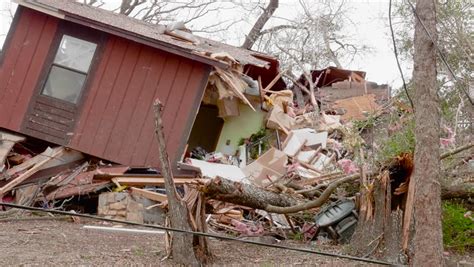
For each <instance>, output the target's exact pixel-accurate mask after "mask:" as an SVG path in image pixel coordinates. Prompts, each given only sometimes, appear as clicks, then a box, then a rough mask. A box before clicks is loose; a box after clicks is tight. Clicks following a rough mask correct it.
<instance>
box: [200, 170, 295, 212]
mask: <svg viewBox="0 0 474 267" xmlns="http://www.w3.org/2000/svg"><path fill="white" fill-rule="evenodd" d="M199 190H200V191H201V192H203V193H204V194H205V195H206V197H208V198H211V199H215V200H220V201H224V202H229V203H233V204H237V205H242V206H246V207H250V208H254V209H261V210H265V209H266V207H267V206H268V205H269V204H271V205H274V206H278V207H289V206H293V205H296V204H298V203H299V202H298V200H297V199H296V198H294V197H292V196H289V195H286V194H278V193H275V192H272V191H268V190H265V189H263V188H260V187H256V186H253V185H249V184H243V183H239V182H233V181H231V180H228V179H225V178H221V177H216V178H214V179H211V180H209V181H206V182H205V184H204V185H202V186H201V187H200V188H199Z"/></svg>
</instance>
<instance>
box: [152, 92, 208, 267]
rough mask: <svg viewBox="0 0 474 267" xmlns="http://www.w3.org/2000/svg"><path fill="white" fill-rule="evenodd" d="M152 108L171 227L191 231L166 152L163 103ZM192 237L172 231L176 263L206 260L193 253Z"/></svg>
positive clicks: (199, 262)
mask: <svg viewBox="0 0 474 267" xmlns="http://www.w3.org/2000/svg"><path fill="white" fill-rule="evenodd" d="M153 108H154V111H155V132H156V138H157V140H158V156H159V160H160V170H161V174H162V175H163V177H164V180H165V189H166V195H167V198H168V216H169V218H170V222H171V227H173V228H178V229H182V230H187V231H193V230H194V229H193V227H192V226H191V219H190V217H189V212H188V208H187V206H186V203H185V202H184V201H182V199H181V197H180V196H179V195H178V193H177V192H176V186H175V184H174V181H173V173H172V171H171V165H170V161H169V158H168V153H167V152H166V139H165V134H164V130H163V122H162V119H161V111H162V109H163V105H162V104H161V102H160V100H158V99H156V100H155V103H154V104H153ZM194 239H195V238H194V237H193V236H192V235H190V234H184V233H173V234H172V235H171V255H172V256H173V259H174V261H175V262H176V263H177V264H182V265H186V266H200V265H201V263H204V262H205V261H206V256H207V255H206V253H198V254H196V253H195V248H194V245H195V244H196V243H195V242H194ZM198 244H199V243H198ZM201 251H202V250H201Z"/></svg>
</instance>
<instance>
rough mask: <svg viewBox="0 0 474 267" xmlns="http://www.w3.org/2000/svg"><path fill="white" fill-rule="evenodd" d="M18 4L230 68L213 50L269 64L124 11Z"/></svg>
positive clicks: (48, 1)
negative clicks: (217, 57) (127, 14)
mask: <svg viewBox="0 0 474 267" xmlns="http://www.w3.org/2000/svg"><path fill="white" fill-rule="evenodd" d="M14 1H15V2H16V3H18V4H19V5H22V6H25V7H28V8H31V9H34V10H37V11H40V12H42V13H46V14H49V15H52V16H55V17H58V18H61V19H64V20H67V21H72V22H75V23H78V24H82V25H85V26H88V27H91V28H95V29H99V30H101V31H105V32H108V33H111V34H114V35H117V36H121V37H123V38H127V39H129V40H133V41H136V42H139V43H143V44H146V45H149V46H153V47H155V48H158V49H161V50H164V51H167V52H170V53H173V54H177V55H180V56H183V57H186V58H190V59H193V60H196V61H200V62H202V63H205V64H209V65H213V66H217V67H221V68H227V66H228V65H227V63H226V62H222V61H220V60H218V59H216V58H211V57H210V55H211V54H214V53H220V52H223V51H225V52H227V53H228V54H229V55H230V56H231V57H232V58H234V59H236V60H237V61H238V62H239V63H240V64H241V65H247V64H251V65H254V66H257V67H268V66H269V61H268V60H264V59H263V58H267V57H268V56H263V55H262V54H260V53H258V52H255V51H250V50H247V49H243V48H239V47H235V46H231V45H227V44H223V43H219V42H216V41H213V40H210V39H207V38H203V37H198V36H195V35H192V34H188V35H187V36H189V35H190V36H191V37H192V38H186V37H184V36H183V37H182V38H180V36H181V35H180V32H179V31H175V30H170V29H169V28H168V29H167V26H165V25H155V24H150V23H147V22H144V21H141V20H137V19H134V18H131V17H128V16H125V15H123V14H117V13H114V12H111V11H107V10H103V9H100V8H96V7H92V6H89V5H85V4H81V3H77V2H75V1H73V0H14Z"/></svg>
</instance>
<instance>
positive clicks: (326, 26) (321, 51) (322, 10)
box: [256, 0, 369, 72]
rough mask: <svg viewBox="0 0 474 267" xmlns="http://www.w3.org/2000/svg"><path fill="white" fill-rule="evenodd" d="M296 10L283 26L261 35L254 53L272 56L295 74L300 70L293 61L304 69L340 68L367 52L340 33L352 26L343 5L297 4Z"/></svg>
mask: <svg viewBox="0 0 474 267" xmlns="http://www.w3.org/2000/svg"><path fill="white" fill-rule="evenodd" d="M299 7H300V9H301V10H302V11H301V12H300V13H299V14H298V15H297V16H296V17H295V18H290V19H288V18H285V19H284V20H283V21H284V23H280V24H279V25H276V26H272V27H268V28H266V29H264V30H263V31H261V32H260V36H259V37H260V38H259V40H258V41H257V46H256V49H257V50H259V51H264V52H267V53H270V54H273V55H276V56H277V57H278V58H279V59H280V61H281V62H282V64H283V65H284V66H286V67H289V66H294V69H295V71H296V72H303V70H302V69H301V68H300V66H298V65H299V64H296V62H295V60H297V61H299V62H303V63H304V66H305V68H306V69H317V68H323V67H326V66H328V65H335V66H337V67H344V65H346V64H348V63H350V62H351V61H352V60H353V59H354V57H355V56H357V55H360V54H363V53H365V52H368V51H369V47H367V46H365V45H360V44H357V43H355V42H354V38H352V37H353V36H351V34H348V33H347V32H346V31H345V30H344V26H345V25H349V24H351V23H352V22H351V21H350V20H349V19H348V18H347V16H346V14H347V12H348V11H349V10H348V5H347V3H346V2H345V1H337V2H336V1H319V3H318V4H317V5H315V4H314V3H313V2H309V1H304V0H299ZM280 20H282V19H280ZM283 50H284V51H283Z"/></svg>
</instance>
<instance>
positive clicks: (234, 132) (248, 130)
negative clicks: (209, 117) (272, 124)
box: [216, 104, 266, 151]
mask: <svg viewBox="0 0 474 267" xmlns="http://www.w3.org/2000/svg"><path fill="white" fill-rule="evenodd" d="M239 110H240V116H236V117H227V118H225V119H224V127H223V128H222V132H221V135H220V137H219V141H218V143H217V148H216V151H222V148H223V147H224V146H225V142H226V140H228V139H229V140H230V142H231V145H232V146H234V147H235V149H237V147H238V143H239V141H240V139H241V138H247V137H249V136H250V135H251V134H253V133H256V132H257V131H258V130H260V129H261V128H262V126H263V120H264V117H265V115H266V112H264V111H262V110H261V109H260V107H258V106H257V107H255V110H256V111H253V110H252V109H251V108H250V107H249V106H247V105H244V104H240V105H239Z"/></svg>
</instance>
